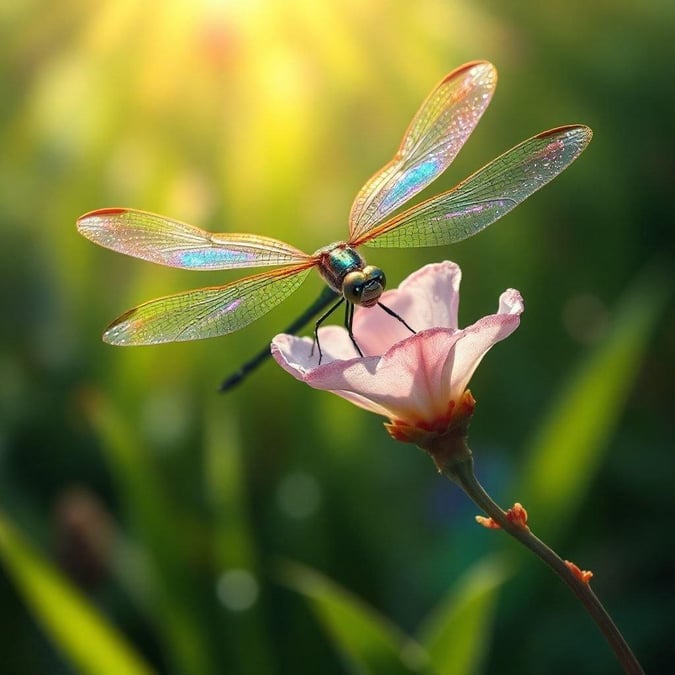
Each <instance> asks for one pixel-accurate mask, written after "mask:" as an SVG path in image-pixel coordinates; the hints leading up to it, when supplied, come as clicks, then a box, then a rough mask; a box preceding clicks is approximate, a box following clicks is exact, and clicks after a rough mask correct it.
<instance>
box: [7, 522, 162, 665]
mask: <svg viewBox="0 0 675 675" xmlns="http://www.w3.org/2000/svg"><path fill="white" fill-rule="evenodd" d="M0 558H1V559H2V561H3V563H4V565H5V568H6V570H7V572H8V574H9V576H10V577H11V578H12V580H13V581H14V583H15V585H16V587H17V589H18V590H19V592H20V593H21V595H22V596H23V597H24V599H25V601H26V604H27V605H28V607H29V608H30V610H31V611H32V613H33V615H34V616H35V618H36V620H37V622H38V623H39V624H40V626H41V627H42V629H43V630H44V631H45V633H46V634H47V635H48V636H49V637H50V638H51V640H52V642H53V643H54V645H55V646H56V647H57V649H58V650H59V651H60V652H61V654H62V655H63V656H64V657H65V658H66V659H67V660H68V661H69V662H70V663H71V665H72V666H73V667H74V668H75V669H76V670H77V671H78V672H79V673H91V674H92V675H118V674H119V673H124V674H125V675H149V674H150V673H152V672H154V671H153V670H152V669H151V668H150V666H149V665H148V664H147V663H146V662H145V661H144V660H143V659H142V658H141V656H140V655H139V654H138V653H137V652H136V651H135V649H134V648H133V647H132V646H131V645H130V644H129V643H128V642H127V641H126V639H125V638H124V637H123V636H122V635H121V634H120V633H119V632H118V630H117V629H116V628H115V627H114V626H113V625H112V624H111V623H110V622H109V621H108V620H107V619H106V618H105V617H104V616H103V615H102V614H101V613H100V612H99V611H98V610H97V609H95V608H94V607H93V605H92V604H91V603H90V602H89V601H88V600H87V599H86V598H85V597H84V596H83V595H82V593H81V592H80V591H79V590H78V589H76V588H75V587H74V586H72V584H71V583H70V582H69V581H68V580H67V579H66V578H65V577H64V576H63V575H62V574H61V572H60V571H59V570H57V569H56V568H55V567H54V566H53V565H52V564H51V563H50V562H48V561H47V560H46V559H45V558H44V557H43V556H41V555H40V554H39V553H38V552H37V551H36V550H35V549H34V548H33V547H32V546H31V545H29V544H28V543H27V542H26V541H25V540H24V538H23V537H22V536H21V535H20V534H19V532H17V530H16V529H15V528H14V526H13V525H12V524H11V523H10V522H9V521H8V519H7V518H6V516H4V515H3V514H0Z"/></svg>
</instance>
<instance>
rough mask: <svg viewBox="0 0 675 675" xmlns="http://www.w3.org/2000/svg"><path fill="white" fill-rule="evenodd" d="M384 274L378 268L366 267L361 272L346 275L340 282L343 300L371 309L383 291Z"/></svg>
mask: <svg viewBox="0 0 675 675" xmlns="http://www.w3.org/2000/svg"><path fill="white" fill-rule="evenodd" d="M385 283H386V282H385V278H384V272H383V271H382V270H381V269H380V268H379V267H374V266H373V265H366V266H365V267H364V268H363V270H361V271H354V272H350V273H349V274H347V275H346V276H345V278H344V281H343V282H342V289H343V293H344V296H345V298H346V299H347V300H348V301H349V302H351V303H352V304H354V305H361V306H362V307H372V306H373V305H376V304H377V301H378V300H379V299H380V296H381V295H382V291H384V285H385Z"/></svg>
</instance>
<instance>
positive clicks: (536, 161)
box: [352, 125, 593, 248]
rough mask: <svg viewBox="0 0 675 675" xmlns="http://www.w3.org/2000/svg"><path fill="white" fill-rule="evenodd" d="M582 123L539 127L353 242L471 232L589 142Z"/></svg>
mask: <svg viewBox="0 0 675 675" xmlns="http://www.w3.org/2000/svg"><path fill="white" fill-rule="evenodd" d="M592 136H593V132H592V131H591V130H590V129H589V128H588V127H586V126H583V125H571V126H565V127H558V128H557V129H551V130H550V131H544V132H542V133H540V134H538V135H537V136H533V137H532V138H530V139H528V140H526V141H523V142H522V143H520V144H519V145H517V146H516V147H514V148H511V150H508V151H507V152H505V153H504V154H503V155H501V156H500V157H497V159H495V160H493V161H492V162H490V163H489V164H488V165H486V166H484V167H483V168H482V169H480V170H479V171H477V172H476V173H474V174H473V175H472V176H469V178H467V179H466V180H464V181H463V182H462V183H460V184H459V185H457V186H456V187H454V188H453V189H452V190H449V191H448V192H444V193H442V194H440V195H438V196H436V197H433V198H432V199H428V200H427V201H425V202H422V203H421V204H418V205H417V206H414V207H412V208H410V209H408V210H407V211H404V212H403V213H400V214H398V215H397V216H395V217H394V218H391V219H390V220H388V221H387V222H386V223H382V225H380V226H379V227H377V228H375V229H374V230H372V231H371V232H370V233H368V234H367V235H365V236H363V237H361V238H360V239H359V240H357V241H355V242H352V244H353V245H354V246H359V245H361V244H365V243H367V244H370V245H371V246H383V247H387V246H391V247H395V248H398V247H413V246H443V245H446V244H452V243H454V242H456V241H461V240H462V239H466V238H467V237H471V236H473V235H474V234H476V233H477V232H480V231H481V230H482V229H484V228H485V227H487V226H488V225H491V224H492V223H494V222H495V221H496V220H498V219H499V218H501V217H502V216H503V215H505V214H506V213H508V212H509V211H511V209H513V208H515V207H516V206H517V205H518V204H520V203H521V202H522V201H524V200H525V199H527V198H528V197H529V196H530V195H531V194H532V193H534V192H536V191H537V190H538V189H539V188H541V187H543V186H544V185H546V183H548V182H549V181H551V180H553V178H555V177H556V176H557V175H558V174H559V173H560V172H562V171H563V170H564V169H566V168H567V167H568V166H569V165H570V164H571V163H572V162H573V161H574V160H575V159H576V158H577V157H578V156H579V155H580V154H581V153H582V152H583V151H584V150H585V149H586V146H587V145H588V144H589V143H590V141H591V137H592Z"/></svg>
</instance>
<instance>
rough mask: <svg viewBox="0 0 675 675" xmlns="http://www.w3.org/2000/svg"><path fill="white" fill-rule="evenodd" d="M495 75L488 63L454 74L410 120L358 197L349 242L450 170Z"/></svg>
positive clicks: (488, 96) (484, 103) (489, 93)
mask: <svg viewBox="0 0 675 675" xmlns="http://www.w3.org/2000/svg"><path fill="white" fill-rule="evenodd" d="M496 86H497V71H496V70H495V67H494V66H493V65H492V64H491V63H488V62H487V61H473V62H471V63H467V64H465V65H463V66H460V67H459V68H457V69H456V70H453V71H452V72H451V73H450V74H449V75H446V76H445V78H444V79H443V80H442V81H441V82H440V83H439V84H438V85H437V86H436V88H435V89H434V90H433V91H432V92H431V94H429V96H428V98H427V99H426V100H425V101H424V103H423V104H422V106H421V108H420V109H419V110H418V111H417V114H416V115H415V117H413V120H412V122H411V123H410V126H409V127H408V129H407V131H406V133H405V136H404V137H403V141H402V142H401V145H400V147H399V149H398V151H397V152H396V155H394V158H393V159H392V160H391V162H389V163H388V164H387V165H385V166H384V167H383V168H382V169H380V170H379V171H378V172H377V173H376V174H375V175H374V176H373V177H372V178H371V179H370V180H369V181H368V182H367V183H366V184H365V185H364V186H363V187H362V188H361V191H360V192H359V193H358V195H357V196H356V199H355V200H354V204H353V205H352V210H351V213H350V215H349V240H350V243H351V242H353V241H354V240H357V239H358V240H362V239H363V237H364V236H365V235H366V234H367V233H368V232H369V231H370V230H371V229H372V228H373V227H375V226H376V225H377V224H378V223H381V222H382V221H383V220H384V219H385V218H386V217H387V216H388V215H389V214H390V213H392V212H393V211H394V210H395V209H397V208H398V207H399V206H401V205H402V204H403V203H404V202H406V201H408V199H410V198H411V197H412V196H413V195H416V194H417V193H418V192H419V191H420V190H422V189H423V188H425V187H426V186H427V185H429V183H431V181H433V180H434V179H435V178H437V177H438V176H439V175H440V174H441V173H443V171H445V169H447V168H448V166H450V164H451V163H452V161H453V160H454V159H455V157H456V155H457V153H458V152H459V151H460V149H461V148H462V146H463V145H464V143H465V141H466V139H467V138H468V137H469V136H470V135H471V132H472V131H473V130H474V128H475V126H476V124H478V120H480V118H481V115H482V114H483V112H485V109H486V108H487V106H488V104H489V103H490V99H491V98H492V94H493V93H494V90H495V87H496Z"/></svg>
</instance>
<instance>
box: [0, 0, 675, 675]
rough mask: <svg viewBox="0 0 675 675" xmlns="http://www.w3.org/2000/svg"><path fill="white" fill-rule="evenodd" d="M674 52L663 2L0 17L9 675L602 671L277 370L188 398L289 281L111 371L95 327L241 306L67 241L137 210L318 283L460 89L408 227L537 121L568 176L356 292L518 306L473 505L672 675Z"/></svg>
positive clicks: (471, 311)
mask: <svg viewBox="0 0 675 675" xmlns="http://www.w3.org/2000/svg"><path fill="white" fill-rule="evenodd" d="M674 25H675V5H674V4H673V3H671V2H649V3H638V2H618V3H617V2H595V3H588V2H580V1H579V0H568V1H567V2H564V3H563V2H549V3H541V4H536V3H530V2H512V3H501V2H468V1H457V2H442V1H440V0H420V1H419V2H415V3H387V2H381V1H377V0H370V1H368V2H358V1H356V0H348V1H347V2H336V1H333V0H330V1H327V2H321V3H319V2H312V0H287V1H286V2H272V1H271V0H248V1H246V2H237V1H235V0H232V1H229V2H228V1H227V0H223V1H222V2H217V1H216V0H202V1H197V2H188V1H187V0H173V1H171V0H170V1H165V2H159V1H156V0H155V1H152V2H144V3H136V2H132V1H131V0H102V1H100V2H96V3H90V2H85V1H84V0H63V1H62V2H59V3H56V4H53V5H45V4H44V3H40V2H35V1H30V0H28V1H27V0H15V1H14V2H8V3H2V5H1V6H0V52H1V54H2V58H1V59H0V72H1V76H0V88H1V90H0V138H1V140H2V153H1V154H0V228H1V241H2V245H1V246H0V264H1V270H2V284H1V286H0V302H1V303H2V315H3V320H2V323H1V324H0V341H1V342H0V350H1V351H0V622H1V625H2V626H3V628H2V631H0V646H1V648H2V664H3V666H2V669H3V673H8V674H9V673H69V672H91V673H108V672H109V673H141V672H161V673H189V674H190V675H192V674H197V675H199V674H201V673H205V674H206V673H225V672H228V673H247V674H248V673H260V674H268V673H269V674H272V673H317V672H321V673H328V674H330V673H336V674H338V673H344V672H358V673H387V674H389V673H395V672H425V673H426V672H429V673H431V672H436V673H504V674H511V673H513V674H516V673H518V674H522V673H542V672H546V673H561V674H563V673H571V672H574V673H596V674H597V673H616V672H618V666H617V664H616V662H615V661H614V657H613V655H612V653H611V652H610V651H609V649H608V647H607V646H606V645H605V643H604V641H603V639H602V637H601V635H600V634H599V632H598V631H597V629H596V628H595V626H594V625H593V624H592V623H591V622H590V620H589V619H588V618H587V617H586V616H585V614H584V613H583V612H582V609H581V607H580V606H579V605H578V603H576V602H575V600H574V598H573V597H572V595H571V594H570V593H569V592H568V591H567V589H566V588H564V587H563V585H562V584H561V583H560V582H559V581H558V580H557V579H555V578H553V577H552V576H551V575H550V574H549V573H548V571H547V570H545V569H543V568H542V567H541V565H540V564H539V563H537V562H534V561H531V560H530V559H529V554H528V553H526V552H525V551H521V550H520V549H518V547H517V545H516V544H512V543H511V542H509V541H506V537H505V536H504V535H503V534H501V533H498V532H490V531H487V530H483V529H480V528H478V527H476V525H475V524H474V522H473V515H474V513H475V508H473V507H472V506H471V505H470V504H469V503H468V501H467V500H466V498H464V496H463V495H462V494H461V493H460V492H459V490H458V489H457V488H455V487H454V486H452V485H450V484H449V483H447V482H446V481H444V480H443V479H442V478H440V477H439V476H437V475H436V474H435V473H434V470H433V467H432V464H431V462H430V461H429V460H428V459H427V458H426V457H425V456H424V455H423V454H422V453H421V452H419V451H418V450H416V449H415V448H414V447H413V446H405V445H402V444H398V443H395V442H394V441H393V440H391V439H390V438H389V436H388V435H387V434H386V432H385V431H384V429H383V428H382V426H381V420H379V419H377V418H375V417H374V416H370V415H367V414H366V413H364V412H362V411H360V410H357V409H355V408H352V407H350V406H349V405H348V404H347V403H345V402H343V401H341V400H339V399H338V398H336V397H332V396H331V395H329V394H327V393H321V392H316V391H313V390H310V389H309V388H307V387H304V386H302V385H301V384H300V383H298V382H296V381H295V380H293V379H292V378H290V377H289V376H288V375H286V374H285V373H284V372H282V371H281V369H279V368H278V367H277V366H276V365H274V364H271V363H270V364H266V365H265V366H264V367H263V368H262V369H261V370H260V372H258V373H257V374H256V375H255V376H254V377H252V378H251V379H250V380H249V381H247V382H246V383H245V384H244V385H242V386H241V387H240V388H239V389H237V390H235V391H233V392H232V393H230V394H228V395H225V396H223V395H219V394H217V393H216V388H217V385H218V384H219V382H220V380H221V379H222V378H223V377H224V376H226V375H227V374H229V373H230V372H231V371H232V370H233V369H235V368H236V366H237V365H238V364H239V362H240V361H241V360H243V359H244V358H246V357H247V356H250V355H251V354H252V353H254V352H255V351H257V349H259V348H260V347H262V346H263V345H264V344H265V343H266V342H267V341H269V339H270V338H271V336H273V335H274V334H275V333H276V332H278V331H279V330H281V329H282V328H283V327H284V325H285V324H286V322H287V321H288V320H289V318H290V317H292V316H293V315H294V314H295V313H297V312H298V311H299V310H300V309H302V308H303V307H304V306H305V305H307V304H308V303H309V302H310V301H311V300H312V299H313V298H314V297H315V295H316V294H317V293H318V290H319V289H320V288H321V283H320V281H319V279H318V277H317V278H314V277H312V278H311V280H310V281H308V282H307V283H306V284H305V286H304V287H303V288H302V289H301V291H299V292H298V293H296V294H295V296H294V297H293V298H291V299H290V300H288V301H287V302H285V303H284V304H283V305H282V306H281V307H279V308H278V309H276V310H275V311H273V312H272V313H271V314H269V315H268V316H267V317H265V318H264V319H262V320H260V321H258V322H257V323H256V324H254V325H252V326H250V327H248V328H247V329H246V330H244V331H242V332H241V334H235V335H231V336H228V337H225V338H222V339H216V340H210V341H204V342H195V343H183V344H179V345H167V346H158V347H147V348H138V349H120V348H113V347H110V346H107V345H104V344H103V343H102V342H101V340H100V334H101V332H102V329H103V327H104V326H105V325H106V324H107V323H108V322H109V321H110V320H112V319H113V318H114V317H116V316H117V315H118V314H120V313H121V312H122V311H124V310H126V309H128V308H129V307H131V306H133V305H135V304H138V303H139V302H141V301H144V300H148V299H151V298H153V297H157V296H160V295H164V294H168V293H170V292H173V291H177V290H181V289H187V288H193V287H198V286H202V285H209V284H217V283H224V282H225V281H226V280H229V279H233V278H236V275H233V274H228V273H224V274H223V273H220V274H211V273H190V272H185V271H179V270H172V269H168V268H161V267H158V266H154V265H151V264H149V263H145V262H142V261H138V260H133V259H131V258H125V257H123V256H120V255H117V254H114V253H112V252H110V251H106V250H103V249H100V248H98V247H96V246H94V245H93V244H91V243H90V242H88V241H86V240H84V239H83V238H81V237H79V236H78V235H77V233H76V231H75V224H74V223H75V219H76V218H77V216H79V215H80V214H82V213H84V212H86V211H89V210H91V209H94V208H100V207H104V206H130V207H135V208H140V209H144V210H149V211H155V212H159V213H164V214H167V215H171V216H172V217H174V218H177V219H180V220H184V221H187V222H191V223H194V224H198V225H201V226H203V227H205V228H206V229H210V230H214V231H233V232H253V233H260V234H265V235H269V236H273V237H277V238H280V239H283V240H285V241H288V242H289V243H292V244H294V245H297V246H298V247H300V248H302V249H304V250H306V251H309V252H311V251H313V250H315V249H316V248H318V247H319V246H322V245H324V244H326V243H328V242H331V241H334V240H336V239H340V238H343V237H344V236H345V233H346V229H347V225H346V222H347V215H348V211H349V207H350V205H351V200H352V199H353V197H354V195H355V194H356V192H357V191H358V189H359V188H360V186H361V185H362V184H363V183H364V182H365V180H366V179H367V178H368V177H369V176H370V175H371V174H372V173H373V172H374V171H375V170H376V169H378V168H379V167H380V166H382V165H383V164H384V163H385V162H386V161H388V160H389V159H390V157H391V156H392V154H393V152H394V150H395V148H396V147H397V145H398V143H399V141H400V138H401V136H402V134H403V131H404V129H405V127H406V125H407V123H408V122H409V121H410V119H411V117H412V115H413V114H414V112H415V111H416V109H417V107H418V106H419V104H420V103H421V101H422V100H423V98H424V97H425V96H426V94H427V93H428V92H429V91H430V90H431V88H432V86H433V85H434V84H435V83H436V82H437V81H438V80H439V79H440V78H441V77H442V76H443V75H444V74H445V73H446V72H448V71H450V70H451V69H453V68H454V67H456V66H458V65H460V64H461V63H464V62H465V61H468V60H472V59H478V58H480V59H488V60H491V61H492V62H493V63H494V64H495V65H496V66H497V68H498V70H499V73H500V84H499V86H498V88H497V92H496V95H495V98H494V100H493V102H492V105H491V106H490V108H489V110H488V112H487V113H486V115H485V117H484V118H483V120H482V121H481V123H480V125H479V126H478V129H477V130H476V132H475V133H474V136H473V137H472V138H471V139H470V140H469V142H468V143H467V145H466V147H465V148H464V150H463V151H462V153H461V154H460V156H459V157H458V159H457V160H456V162H455V163H454V165H453V166H452V167H451V169H450V170H448V171H447V172H446V174H445V175H443V176H442V177H441V178H440V179H439V180H438V181H437V182H436V183H435V184H434V186H433V187H432V188H431V189H430V190H429V193H428V194H433V193H436V192H439V191H441V190H442V189H447V188H448V187H450V186H452V185H454V184H455V183H456V182H458V181H459V180H460V179H462V178H464V177H465V176H466V175H468V174H469V173H471V172H472V171H474V170H475V169H477V168H479V167H480V166H482V165H483V164H484V163H486V162H487V161H489V160H490V159H492V158H493V157H495V156H497V155H498V154H500V153H501V152H503V151H504V150H506V149H507V148H509V147H511V146H512V145H515V144H516V143H517V142H519V141H521V140H523V139H525V138H527V137H529V136H531V135H533V134H535V133H537V132H539V131H542V130H544V129H547V128H551V127H554V126H557V125H560V124H566V123H574V122H583V123H585V124H588V125H589V126H591V127H592V128H593V129H594V131H595V138H594V140H593V142H592V144H591V146H590V147H589V149H588V150H587V151H586V153H585V154H584V155H583V156H582V157H581V159H580V160H579V161H578V162H577V163H576V164H575V165H574V166H573V167H571V168H570V170H568V171H567V172H565V174H563V175H562V176H561V177H560V178H559V179H557V180H556V181H555V182H554V183H552V184H551V185H550V186H548V187H546V188H545V189H544V190H543V191H542V192H540V193H538V194H537V195H535V196H534V197H533V198H532V199H531V200H529V201H528V202H527V203H526V204H525V205H523V206H521V207H519V208H518V209H517V210H516V211H515V212H513V213H512V214H510V215H508V216H507V217H505V218H504V219H503V220H502V221H500V222H499V223H498V224H497V225H495V226H494V227H493V228H490V229H489V230H487V231H486V232H484V233H482V234H480V235H479V236H477V237H474V238H472V239H470V240H468V241H466V242H463V243H461V244H458V245H456V246H454V247H452V248H451V249H446V250H440V249H422V250H405V251H394V250H391V251H390V250H383V249H381V250H378V251H377V254H376V255H375V254H373V253H372V252H371V254H370V255H369V260H370V261H371V262H374V263H376V264H378V265H380V266H381V267H383V268H384V269H385V270H386V273H387V277H388V280H389V283H390V286H392V287H393V286H395V285H397V284H398V283H399V282H400V281H401V279H403V278H404V277H405V276H407V275H408V274H409V273H410V272H411V271H413V270H415V269H416V268H418V267H419V266H421V265H422V264H425V263H428V262H432V261H437V260H442V259H446V258H450V259H453V260H455V261H456V262H458V263H459V264H460V265H461V266H462V269H463V273H464V280H463V287H462V301H461V308H460V320H461V321H460V323H461V325H467V324H469V323H472V322H473V321H475V320H476V319H477V318H479V317H481V316H483V315H485V314H487V313H490V312H492V311H494V309H495V307H496V302H497V297H498V295H499V293H500V292H501V291H502V290H504V289H505V288H507V287H514V288H517V289H519V290H520V291H521V293H522V295H523V297H524V298H525V304H526V312H525V314H524V316H523V321H522V324H521V327H520V329H519V330H518V331H517V333H516V334H515V335H514V336H513V337H511V338H510V339H509V340H508V341H506V342H505V343H503V344H500V345H498V346H497V347H496V348H495V349H494V351H493V352H491V353H490V355H489V356H488V357H487V358H486V359H485V361H484V363H483V365H482V366H481V369H480V370H479V372H478V373H477V374H476V377H475V378H474V380H473V382H472V386H471V389H472V391H473V393H474V395H475V397H476V398H477V400H478V408H477V412H476V415H475V418H474V422H473V425H472V430H471V442H472V447H473V450H474V453H475V457H476V465H477V472H478V476H479V478H480V479H481V480H482V481H483V483H484V484H485V485H486V487H487V488H488V490H489V491H490V492H491V493H492V495H493V497H495V499H497V500H498V501H500V503H502V504H503V505H504V506H507V505H510V504H512V503H513V502H514V501H521V502H523V503H524V505H525V506H526V507H527V508H528V510H529V511H530V522H531V525H532V527H533V529H534V531H535V532H536V533H538V534H540V535H541V536H542V537H543V538H545V539H547V540H548V541H549V542H550V543H551V544H552V545H553V546H554V548H556V549H557V550H558V551H559V552H560V553H561V555H562V556H563V557H564V558H567V559H571V560H574V561H575V562H577V563H578V564H579V565H580V566H581V567H582V568H584V569H591V570H593V571H594V572H595V577H594V580H593V587H594V588H595V590H596V592H597V593H598V595H599V596H600V597H601V599H603V600H604V601H605V603H606V606H607V608H608V609H609V611H610V612H611V613H612V615H613V616H614V618H615V620H616V622H617V623H618V625H619V627H620V628H622V629H623V631H624V634H625V636H626V638H627V639H628V641H629V643H630V644H631V645H632V646H633V648H634V650H635V651H636V653H637V655H638V656H639V657H640V658H641V660H642V662H643V665H644V666H645V668H646V670H647V672H650V673H666V672H672V671H671V670H670V669H671V668H672V663H673V659H674V658H675V653H674V650H673V635H672V617H673V613H674V612H675V583H674V582H673V576H672V569H673V565H674V564H675V547H674V546H673V543H672V529H673V525H672V516H671V514H672V510H673V507H674V506H675V502H674V500H673V485H674V482H673V481H674V480H675V470H674V462H673V458H672V450H673V447H672V446H673V443H672V439H673V415H672V413H673V393H674V392H673V375H674V369H673V358H672V351H673V350H672V347H673V340H672V335H673V333H674V331H675V322H674V321H673V314H672V308H671V305H670V300H671V290H672V287H671V284H672V277H671V276H670V275H671V274H672V272H671V270H672V257H671V256H672V244H673V237H672V225H673V218H674V216H673V209H672V192H673V180H674V179H675V171H674V168H673V167H674V162H673V155H674V153H675V142H674V140H675V138H674V134H673V119H675V89H674V88H673V85H672V83H673V76H674V75H675V67H674V64H675V48H674V46H673V44H674V43H673V39H672V29H673V26H674ZM344 589H349V592H345V591H344ZM357 598H358V600H357ZM368 607H370V608H372V610H371V609H368ZM383 617H386V619H384V618H383Z"/></svg>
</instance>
